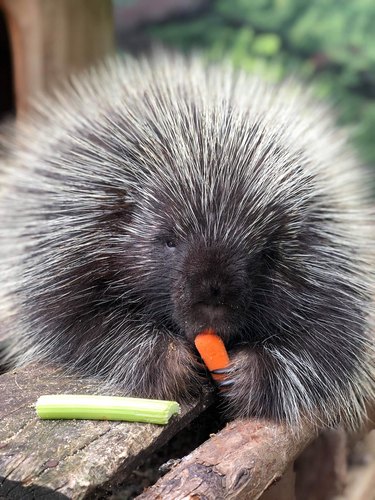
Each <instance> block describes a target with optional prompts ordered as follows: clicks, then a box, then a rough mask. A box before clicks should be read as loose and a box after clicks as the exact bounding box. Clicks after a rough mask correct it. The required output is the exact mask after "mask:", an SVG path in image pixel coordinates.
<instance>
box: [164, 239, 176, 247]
mask: <svg viewBox="0 0 375 500" xmlns="http://www.w3.org/2000/svg"><path fill="white" fill-rule="evenodd" d="M165 246H166V247H168V248H171V249H173V248H176V241H175V240H172V239H169V240H167V241H166V242H165Z"/></svg>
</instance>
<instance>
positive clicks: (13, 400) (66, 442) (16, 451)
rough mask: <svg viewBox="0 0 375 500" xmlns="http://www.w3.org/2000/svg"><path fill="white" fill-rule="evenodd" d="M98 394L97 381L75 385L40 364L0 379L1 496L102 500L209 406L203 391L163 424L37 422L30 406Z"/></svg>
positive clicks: (78, 381)
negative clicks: (50, 398)
mask: <svg viewBox="0 0 375 500" xmlns="http://www.w3.org/2000/svg"><path fill="white" fill-rule="evenodd" d="M97 391H98V381H97V380H95V379H91V380H87V379H86V380H79V379H77V378H74V377H72V376H64V375H62V374H61V373H60V372H59V371H58V370H56V369H55V368H52V367H46V366H41V365H34V366H31V367H29V368H27V369H18V370H13V371H11V372H8V373H6V374H4V375H2V376H1V377H0V394H1V408H0V498H34V497H35V498H40V497H42V496H43V498H44V495H47V496H48V495H50V497H51V498H74V499H79V498H83V497H84V496H85V495H88V494H89V493H90V494H93V495H94V494H95V495H99V497H100V498H101V496H100V495H102V494H104V492H106V491H112V490H115V489H116V486H117V485H118V484H119V483H120V482H122V481H124V479H125V478H126V477H127V475H129V474H130V473H131V472H132V470H133V469H134V468H135V467H137V466H138V465H139V464H140V463H141V462H142V461H143V460H144V459H145V458H146V457H147V455H149V454H150V453H151V452H153V451H154V450H155V449H157V448H158V447H160V446H162V445H163V444H164V443H165V442H167V441H168V440H169V439H170V438H171V437H172V436H173V435H174V434H176V433H177V432H178V431H179V430H180V429H182V428H183V427H185V426H186V425H187V424H188V423H189V422H190V421H191V420H193V419H194V418H195V417H196V416H197V415H198V414H199V413H200V412H202V411H203V410H204V409H205V408H207V406H208V405H209V403H210V399H211V396H210V395H209V394H205V395H204V397H202V399H201V400H200V401H199V402H197V403H195V404H193V405H190V406H184V407H183V408H182V412H181V415H180V416H178V417H174V418H173V419H172V420H171V421H170V423H169V424H168V425H167V426H158V425H152V424H138V423H126V422H107V421H89V420H60V421H54V420H47V421H42V420H40V419H39V418H38V417H37V416H36V413H35V408H34V403H35V401H36V400H37V398H38V397H39V396H40V395H42V394H63V393H77V394H93V393H97ZM112 394H115V392H112ZM33 495H34V496H33ZM51 495H52V496H51Z"/></svg>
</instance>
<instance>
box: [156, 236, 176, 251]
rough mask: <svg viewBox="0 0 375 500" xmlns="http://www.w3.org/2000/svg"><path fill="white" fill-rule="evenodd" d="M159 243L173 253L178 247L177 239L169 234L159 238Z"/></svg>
mask: <svg viewBox="0 0 375 500" xmlns="http://www.w3.org/2000/svg"><path fill="white" fill-rule="evenodd" d="M159 241H161V243H162V244H163V246H164V248H166V249H167V250H169V251H173V250H174V249H175V248H176V246H177V238H176V237H175V235H174V234H171V233H167V234H165V235H162V236H160V237H159Z"/></svg>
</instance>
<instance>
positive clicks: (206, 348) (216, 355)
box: [194, 328, 229, 381]
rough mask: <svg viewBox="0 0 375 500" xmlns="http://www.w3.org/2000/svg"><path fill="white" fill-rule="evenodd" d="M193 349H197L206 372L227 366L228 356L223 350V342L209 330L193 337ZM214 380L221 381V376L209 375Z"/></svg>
mask: <svg viewBox="0 0 375 500" xmlns="http://www.w3.org/2000/svg"><path fill="white" fill-rule="evenodd" d="M194 343H195V347H196V348H197V350H198V352H199V354H200V355H201V358H202V359H203V362H204V364H205V365H206V366H207V368H208V370H209V371H210V372H211V371H212V370H219V369H222V368H226V367H227V366H228V365H229V356H228V353H227V350H226V349H225V345H224V342H223V341H222V340H221V338H220V337H219V336H218V335H216V333H215V332H214V331H213V330H212V329H211V328H209V329H208V330H204V331H203V332H201V333H198V335H197V336H196V337H195V341H194ZM211 375H212V377H213V379H214V380H217V381H219V380H223V378H225V376H224V375H222V374H215V373H211Z"/></svg>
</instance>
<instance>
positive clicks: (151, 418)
mask: <svg viewBox="0 0 375 500" xmlns="http://www.w3.org/2000/svg"><path fill="white" fill-rule="evenodd" d="M36 412H37V414H38V416H39V417H40V418H42V419H73V418H77V419H88V420H125V421H127V422H147V423H151V424H167V423H168V420H169V419H170V417H171V416H172V415H174V414H176V413H179V412H180V405H179V404H178V403H176V402H175V401H162V400H158V399H141V398H125V397H117V396H88V395H78V394H59V395H48V396H40V397H39V399H38V401H37V402H36Z"/></svg>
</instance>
